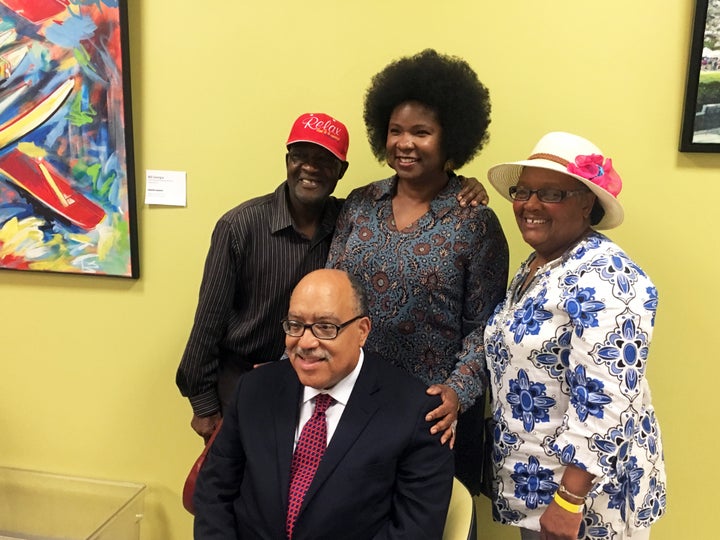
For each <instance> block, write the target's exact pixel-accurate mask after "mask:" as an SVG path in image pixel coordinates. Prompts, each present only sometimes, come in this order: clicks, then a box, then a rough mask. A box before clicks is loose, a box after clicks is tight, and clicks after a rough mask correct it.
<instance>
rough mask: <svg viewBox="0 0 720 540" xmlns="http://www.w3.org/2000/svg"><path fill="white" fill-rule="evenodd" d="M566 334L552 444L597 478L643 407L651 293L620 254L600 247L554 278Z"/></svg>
mask: <svg viewBox="0 0 720 540" xmlns="http://www.w3.org/2000/svg"><path fill="white" fill-rule="evenodd" d="M561 280H562V281H561V287H562V289H563V294H562V296H561V299H560V304H559V305H558V308H559V309H562V310H563V311H564V312H566V313H567V315H568V324H567V326H566V327H565V328H564V329H563V330H564V331H565V332H566V335H567V336H568V337H569V345H568V348H569V355H568V366H567V367H566V370H565V377H566V380H565V381H564V384H563V390H564V391H567V393H568V396H569V399H568V400H566V403H567V405H566V407H567V409H566V411H565V416H564V421H563V424H562V426H561V427H560V429H559V430H558V435H557V436H556V437H555V439H554V441H552V442H551V445H550V446H551V448H552V449H553V450H554V451H555V452H556V453H557V455H558V458H559V459H560V461H561V462H562V463H563V464H566V465H567V464H573V465H576V466H578V467H580V468H582V469H584V470H586V471H588V472H590V473H592V474H594V475H595V476H596V477H602V476H604V475H605V474H607V471H608V470H609V469H611V468H613V467H614V459H616V458H614V457H613V456H617V455H618V454H619V453H622V452H623V449H622V446H623V445H627V446H628V448H627V451H628V452H629V451H630V446H632V444H633V439H634V438H635V435H636V433H637V432H638V430H639V429H640V424H641V422H642V418H641V417H642V414H643V411H644V410H645V406H646V404H648V405H649V400H650V395H649V387H648V385H647V381H646V379H645V370H646V362H647V358H648V349H649V345H650V340H651V337H652V332H653V326H654V319H655V311H656V308H657V291H656V289H655V287H654V285H653V283H652V282H651V281H650V279H649V277H648V276H647V275H645V273H644V272H643V271H642V270H641V269H640V268H639V267H638V266H637V265H635V264H634V263H633V262H632V261H631V260H630V259H629V258H628V257H627V256H626V255H625V254H624V253H622V252H607V251H606V252H605V253H604V254H601V255H600V256H596V257H594V258H593V259H592V260H590V261H589V262H587V263H584V264H582V265H580V266H579V267H578V268H577V269H576V270H571V271H568V272H566V273H565V274H564V275H563V276H562V278H561Z"/></svg>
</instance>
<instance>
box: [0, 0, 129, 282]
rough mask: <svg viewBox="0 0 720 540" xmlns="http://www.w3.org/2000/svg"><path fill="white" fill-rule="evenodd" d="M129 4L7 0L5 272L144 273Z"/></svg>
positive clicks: (1, 254) (2, 140)
mask: <svg viewBox="0 0 720 540" xmlns="http://www.w3.org/2000/svg"><path fill="white" fill-rule="evenodd" d="M128 58H129V54H128V43H127V1H126V0H0V268H1V269H10V270H29V271H40V272H64V273H76V274H87V275H104V276H118V277H127V278H137V277H139V262H138V247H137V220H136V201H135V171H134V162H133V141H132V121H131V120H132V115H131V101H130V69H129V64H128Z"/></svg>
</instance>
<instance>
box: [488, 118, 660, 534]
mask: <svg viewBox="0 0 720 540" xmlns="http://www.w3.org/2000/svg"><path fill="white" fill-rule="evenodd" d="M488 178H489V180H490V182H491V183H492V185H493V186H494V187H495V188H496V189H497V190H498V191H499V192H500V194H501V195H503V196H504V197H505V198H506V199H509V200H511V201H512V203H513V211H514V213H515V218H516V221H517V224H518V227H519V228H520V232H521V233H522V236H523V239H524V240H525V241H526V242H527V243H528V244H529V245H530V246H531V247H532V248H533V249H534V252H533V253H532V254H531V255H530V256H529V257H528V259H527V260H526V261H525V262H524V263H523V264H522V265H521V266H520V269H519V271H518V272H517V274H516V275H515V277H514V278H513V280H512V282H511V284H510V288H509V290H508V293H507V296H506V298H505V300H504V301H503V302H502V303H501V304H500V305H499V306H498V308H497V309H496V311H495V313H494V315H493V316H492V318H491V319H490V321H489V322H488V324H487V327H486V329H485V349H486V359H487V366H488V369H489V370H490V380H491V387H492V396H493V403H492V412H493V420H494V424H495V427H494V448H493V453H492V461H493V467H494V471H495V478H494V486H493V492H494V493H493V496H494V509H493V514H494V518H495V519H496V520H498V521H501V522H502V523H507V524H510V525H515V526H518V527H520V528H521V538H523V540H535V539H541V540H554V539H568V540H569V539H573V540H574V539H576V538H582V539H592V540H596V539H601V538H603V539H611V538H612V539H614V540H618V539H624V538H629V537H632V538H633V540H635V539H637V538H641V539H645V538H648V537H649V531H650V529H649V527H650V525H652V524H653V523H654V522H655V521H656V520H657V519H659V518H660V517H661V516H662V514H663V513H664V511H665V499H666V479H665V467H664V463H663V454H662V442H661V438H660V428H659V425H658V423H657V420H656V417H655V411H654V409H653V406H652V403H651V397H650V388H649V386H648V382H647V380H646V378H645V370H646V365H647V364H646V363H647V360H648V346H649V344H650V339H651V337H652V331H653V325H654V320H655V310H656V307H657V290H656V289H655V286H654V285H653V283H652V282H651V281H650V278H649V277H648V276H647V275H646V274H645V273H644V272H643V271H642V269H641V268H640V267H639V266H638V265H637V264H635V263H634V262H633V261H632V260H631V259H630V258H629V257H628V256H627V255H626V254H625V252H623V251H622V250H621V249H620V247H618V246H617V245H616V244H615V243H613V242H612V241H611V240H610V239H609V238H607V237H606V236H604V235H603V234H601V233H599V232H597V231H596V229H610V228H612V227H616V226H618V225H619V224H620V223H622V220H623V209H622V206H621V205H620V203H619V202H618V200H617V195H618V193H619V192H620V189H621V187H622V181H621V179H620V176H618V174H617V172H616V171H615V170H614V169H613V166H612V161H611V160H610V159H608V158H605V157H604V156H603V153H602V151H601V150H600V149H599V148H597V147H596V146H595V145H594V144H592V143H591V142H590V141H588V140H586V139H583V138H582V137H578V136H576V135H572V134H569V133H562V132H553V133H548V134H547V135H545V136H544V137H543V138H542V139H541V140H540V142H539V143H538V144H537V145H536V146H535V148H534V150H533V152H532V154H531V156H530V157H529V158H528V159H526V160H524V161H518V162H514V163H503V164H500V165H496V166H494V167H492V168H491V169H490V170H489V171H488Z"/></svg>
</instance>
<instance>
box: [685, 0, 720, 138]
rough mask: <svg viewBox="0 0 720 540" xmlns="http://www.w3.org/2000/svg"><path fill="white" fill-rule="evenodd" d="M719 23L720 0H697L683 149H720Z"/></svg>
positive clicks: (686, 91)
mask: <svg viewBox="0 0 720 540" xmlns="http://www.w3.org/2000/svg"><path fill="white" fill-rule="evenodd" d="M719 26H720V0H696V3H695V16H694V20H693V28H692V40H691V45H690V58H689V60H688V69H687V83H686V87H685V103H684V106H683V119H682V130H681V134H680V148H679V149H680V151H681V152H720V33H718V34H717V35H715V32H716V29H717V28H718V27H719ZM709 45H712V48H711V47H709Z"/></svg>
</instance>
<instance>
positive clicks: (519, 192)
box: [508, 186, 590, 203]
mask: <svg viewBox="0 0 720 540" xmlns="http://www.w3.org/2000/svg"><path fill="white" fill-rule="evenodd" d="M508 191H509V192H510V198H511V199H512V200H513V201H528V200H530V197H532V194H533V193H535V195H537V198H538V200H539V201H540V202H544V203H559V202H560V201H562V200H563V199H564V198H565V197H569V196H570V195H573V194H575V193H587V192H588V191H590V190H589V189H568V190H563V189H555V188H541V189H528V188H526V187H525V186H510V189H509V190H508Z"/></svg>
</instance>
